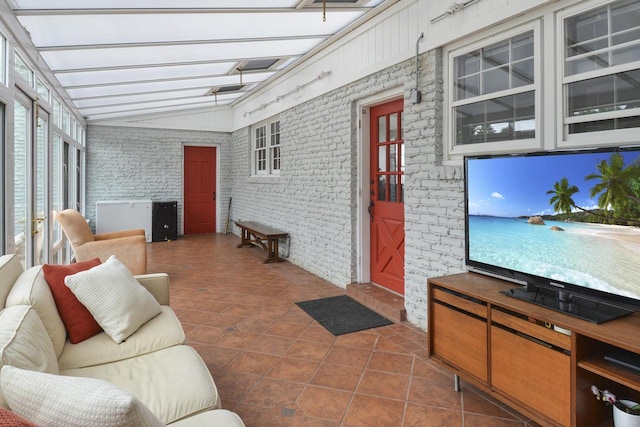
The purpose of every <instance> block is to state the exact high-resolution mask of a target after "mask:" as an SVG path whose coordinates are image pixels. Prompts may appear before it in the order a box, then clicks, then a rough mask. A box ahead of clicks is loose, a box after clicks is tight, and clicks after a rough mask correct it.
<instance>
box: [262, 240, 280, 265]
mask: <svg viewBox="0 0 640 427" xmlns="http://www.w3.org/2000/svg"><path fill="white" fill-rule="evenodd" d="M265 249H266V250H267V259H266V260H264V262H265V264H268V263H270V262H282V261H284V260H283V259H282V258H280V256H279V255H278V239H267V247H266V248H265Z"/></svg>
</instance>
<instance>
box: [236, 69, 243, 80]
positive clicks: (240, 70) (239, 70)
mask: <svg viewBox="0 0 640 427" xmlns="http://www.w3.org/2000/svg"><path fill="white" fill-rule="evenodd" d="M236 71H238V72H239V73H240V84H242V67H238V68H236Z"/></svg>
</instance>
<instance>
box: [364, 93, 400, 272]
mask: <svg viewBox="0 0 640 427" xmlns="http://www.w3.org/2000/svg"><path fill="white" fill-rule="evenodd" d="M403 96H404V87H402V86H398V87H395V88H391V89H388V90H386V91H384V92H381V93H378V94H376V95H373V96H371V97H369V98H365V99H362V100H360V101H358V102H357V103H356V111H357V112H358V123H359V124H358V126H359V129H358V194H357V203H356V205H357V207H356V210H357V218H356V223H357V225H356V226H357V248H356V253H357V260H356V280H357V282H358V283H369V282H371V250H370V248H371V218H370V216H369V211H368V209H367V208H368V206H369V200H370V198H371V196H370V194H369V191H370V187H371V186H370V185H369V179H370V178H371V176H370V175H371V166H370V165H371V141H370V140H369V139H370V136H371V135H370V133H371V131H370V129H371V127H370V123H371V121H370V117H371V108H372V107H376V106H378V105H381V104H386V103H388V102H391V101H395V100H397V99H400V98H403Z"/></svg>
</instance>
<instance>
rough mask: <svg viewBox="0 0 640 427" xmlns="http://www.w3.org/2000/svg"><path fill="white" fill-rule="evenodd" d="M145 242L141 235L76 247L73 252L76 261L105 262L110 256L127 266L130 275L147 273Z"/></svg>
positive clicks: (88, 243)
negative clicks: (91, 260) (93, 259)
mask: <svg viewBox="0 0 640 427" xmlns="http://www.w3.org/2000/svg"><path fill="white" fill-rule="evenodd" d="M146 244H147V242H146V240H145V237H144V234H143V235H139V236H129V237H118V238H116V239H109V240H98V241H94V242H87V243H84V244H83V245H80V246H76V247H75V248H74V249H73V251H74V254H75V256H76V260H78V261H87V260H90V259H92V258H95V257H98V258H100V261H102V262H105V261H106V260H107V259H108V258H109V257H110V256H111V255H115V256H116V258H118V260H119V261H120V262H121V263H123V264H124V265H126V266H127V268H128V269H129V270H130V271H131V273H132V274H134V275H136V274H145V273H146V272H147V251H146Z"/></svg>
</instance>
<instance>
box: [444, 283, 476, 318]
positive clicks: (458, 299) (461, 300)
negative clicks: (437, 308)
mask: <svg viewBox="0 0 640 427" xmlns="http://www.w3.org/2000/svg"><path fill="white" fill-rule="evenodd" d="M433 299H434V300H435V301H440V302H444V303H445V304H448V305H451V306H454V307H457V308H459V309H461V310H463V311H467V312H469V313H473V314H475V315H476V316H479V317H482V318H485V319H486V317H487V304H486V303H484V302H481V301H477V300H473V299H471V298H465V297H463V296H462V295H458V294H456V293H454V292H447V291H444V290H442V289H438V288H434V289H433Z"/></svg>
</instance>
